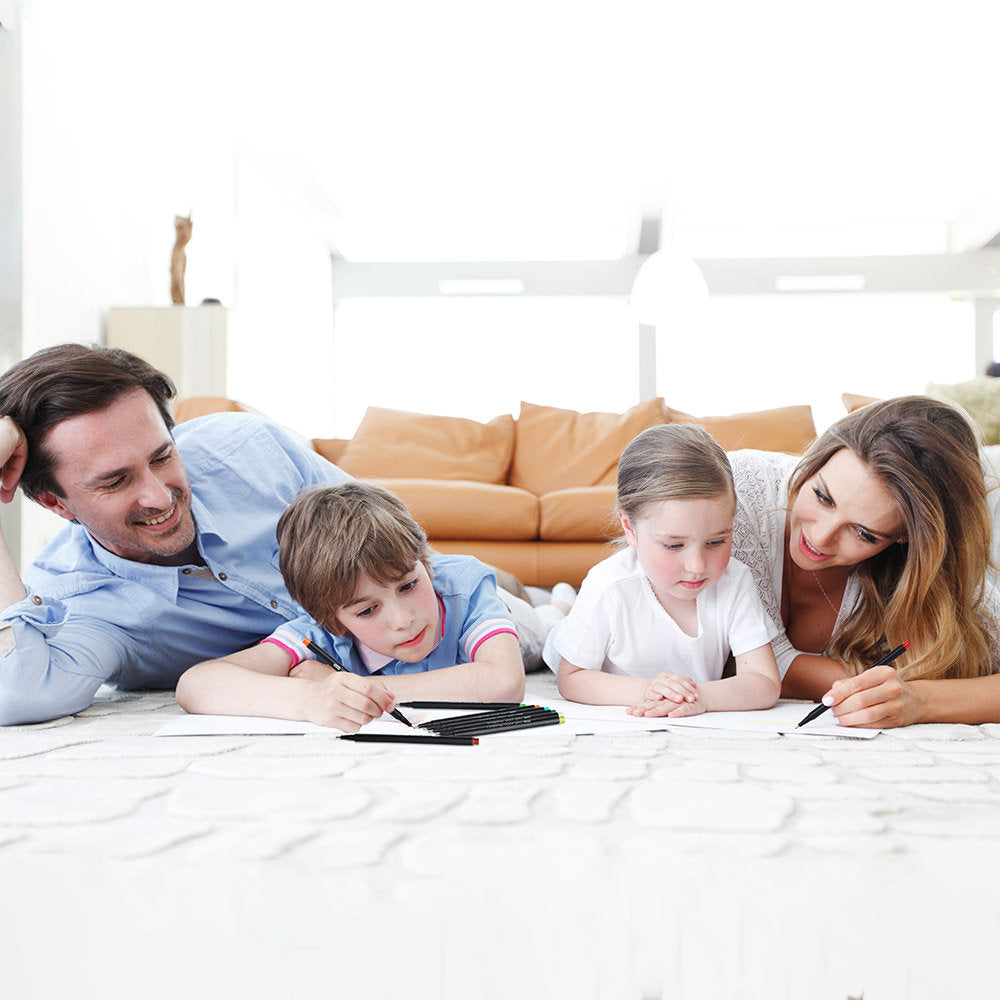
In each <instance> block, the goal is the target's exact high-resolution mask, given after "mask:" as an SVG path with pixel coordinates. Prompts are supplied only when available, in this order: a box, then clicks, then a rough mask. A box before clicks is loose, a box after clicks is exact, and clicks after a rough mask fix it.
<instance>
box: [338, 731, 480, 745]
mask: <svg viewBox="0 0 1000 1000" xmlns="http://www.w3.org/2000/svg"><path fill="white" fill-rule="evenodd" d="M337 739H338V740H351V741H353V742H355V743H422V744H423V745H424V746H431V747H432V746H449V747H474V746H477V745H478V743H479V740H477V739H476V738H475V737H474V736H410V734H409V733H351V734H350V735H348V736H338V737H337Z"/></svg>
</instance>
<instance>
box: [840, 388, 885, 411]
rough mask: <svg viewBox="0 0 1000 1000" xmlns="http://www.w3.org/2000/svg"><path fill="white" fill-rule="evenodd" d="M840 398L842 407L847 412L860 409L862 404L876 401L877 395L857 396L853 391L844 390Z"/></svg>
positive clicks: (865, 404)
mask: <svg viewBox="0 0 1000 1000" xmlns="http://www.w3.org/2000/svg"><path fill="white" fill-rule="evenodd" d="M840 398H841V399H842V400H843V401H844V409H845V410H847V412H848V413H853V412H854V411H855V410H860V409H861V407H862V406H867V405H868V404H869V403H877V402H878V397H877V396H857V395H855V394H854V393H853V392H845V393H843V394H842V395H841V397H840Z"/></svg>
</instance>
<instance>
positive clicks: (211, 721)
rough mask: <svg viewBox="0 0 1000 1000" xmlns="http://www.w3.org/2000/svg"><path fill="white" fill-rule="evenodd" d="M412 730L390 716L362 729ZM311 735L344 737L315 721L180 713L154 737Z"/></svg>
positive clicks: (371, 730)
mask: <svg viewBox="0 0 1000 1000" xmlns="http://www.w3.org/2000/svg"><path fill="white" fill-rule="evenodd" d="M407 718H410V716H407ZM411 721H413V720H411ZM410 731H411V730H410V729H409V727H408V726H404V725H403V723H401V722H399V721H397V720H396V719H391V718H390V719H386V720H385V721H383V720H382V719H376V720H375V721H374V722H369V723H368V725H367V726H365V727H364V728H363V729H362V732H365V733H406V732H410ZM421 732H422V731H421ZM308 734H320V735H325V736H342V735H343V730H340V729H333V728H332V727H330V726H317V725H316V724H315V723H312V722H291V721H289V720H288V719H261V718H257V717H256V716H243V715H179V716H178V717H177V718H176V719H172V720H171V721H170V722H168V723H166V724H165V725H163V726H161V727H160V728H159V729H158V730H157V731H156V732H155V733H153V735H154V736H305V735H308Z"/></svg>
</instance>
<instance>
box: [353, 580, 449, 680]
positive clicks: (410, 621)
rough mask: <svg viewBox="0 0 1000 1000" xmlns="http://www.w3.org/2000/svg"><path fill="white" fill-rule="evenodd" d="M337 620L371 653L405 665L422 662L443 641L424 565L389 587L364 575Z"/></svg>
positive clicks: (431, 589) (432, 590) (436, 604)
mask: <svg viewBox="0 0 1000 1000" xmlns="http://www.w3.org/2000/svg"><path fill="white" fill-rule="evenodd" d="M336 617H337V621H338V622H340V624H341V626H343V628H345V629H346V630H347V631H348V632H350V634H351V635H353V636H354V638H355V639H357V640H358V641H359V642H363V643H364V644H365V645H366V646H368V648H369V649H374V650H375V652H376V653H381V654H382V655H383V656H391V657H392V658H393V659H394V660H402V661H403V662H404V663H416V662H417V661H419V660H423V659H424V658H425V657H427V656H428V655H430V652H431V650H432V649H433V648H434V647H435V646H436V645H437V644H438V642H439V641H440V638H441V614H440V610H439V606H438V599H437V594H435V593H434V587H433V586H432V585H431V578H430V576H428V574H427V569H426V568H425V567H424V564H423V563H422V562H418V563H417V565H416V566H415V567H414V568H413V569H412V570H410V572H409V573H405V574H404V575H403V576H402V577H400V578H399V579H398V580H396V581H394V582H393V583H390V584H380V583H376V582H375V581H374V580H372V579H371V578H370V577H369V576H367V575H365V574H363V575H362V576H361V577H360V578H359V580H358V585H357V587H355V589H354V596H353V597H352V598H351V600H350V601H349V602H348V603H347V604H345V605H344V606H343V607H341V608H338V609H337V616H336Z"/></svg>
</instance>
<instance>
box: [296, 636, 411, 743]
mask: <svg viewBox="0 0 1000 1000" xmlns="http://www.w3.org/2000/svg"><path fill="white" fill-rule="evenodd" d="M302 645H303V646H305V647H306V649H310V650H312V652H313V655H314V656H315V657H316V659H317V660H320V661H321V662H322V663H325V664H326V665H327V666H328V667H332V668H333V669H334V670H339V671H341V672H343V673H350V671H349V670H348V669H347V667H345V666H344V664H343V663H341V662H340V660H338V659H337V658H336V657H335V656H333V655H332V654H331V653H328V652H327V651H326V650H325V649H323V647H322V646H317V645H316V643H314V642H313V641H312V639H303V640H302ZM391 715H392V717H393V718H394V719H399V721H400V722H402V723H404V724H405V725H407V726H409V727H410V728H411V729H412V728H413V723H412V722H410V720H409V719H408V718H407V717H406V716H405V715H403V713H402V712H401V711H400V710H399V709H398V708H394V709H393V710H392V712H391Z"/></svg>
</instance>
